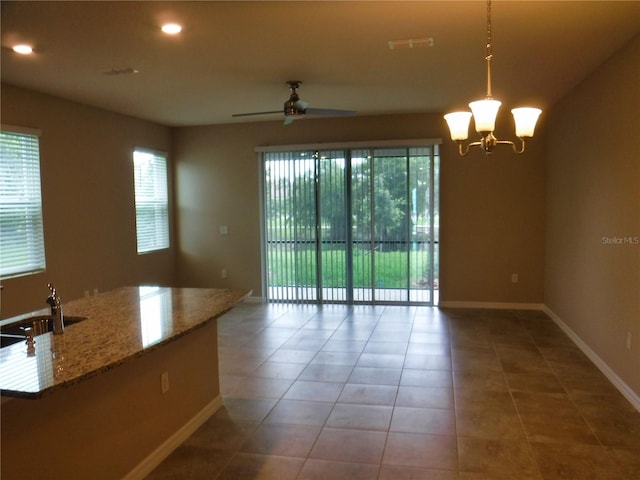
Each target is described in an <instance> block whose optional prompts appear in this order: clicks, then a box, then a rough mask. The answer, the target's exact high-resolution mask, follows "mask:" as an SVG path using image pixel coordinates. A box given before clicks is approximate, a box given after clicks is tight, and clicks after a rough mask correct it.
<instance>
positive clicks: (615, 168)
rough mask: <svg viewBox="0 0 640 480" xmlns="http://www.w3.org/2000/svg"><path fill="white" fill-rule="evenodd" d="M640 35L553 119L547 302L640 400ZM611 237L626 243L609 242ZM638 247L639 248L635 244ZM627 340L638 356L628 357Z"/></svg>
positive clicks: (576, 91) (560, 107) (562, 105)
mask: <svg viewBox="0 0 640 480" xmlns="http://www.w3.org/2000/svg"><path fill="white" fill-rule="evenodd" d="M639 82H640V37H637V38H636V39H635V40H634V41H632V42H631V43H630V44H629V45H628V46H627V47H626V48H625V49H623V50H621V51H620V52H618V53H617V54H616V55H614V56H613V57H612V58H611V59H610V60H609V61H608V62H606V63H605V64H603V65H602V66H601V67H600V68H599V69H598V70H597V71H595V72H594V73H593V74H592V75H591V76H589V77H588V78H587V79H586V80H585V81H584V82H583V83H582V84H580V85H579V86H578V87H577V88H575V89H574V90H573V91H572V92H571V93H570V94H569V95H568V96H567V97H566V98H564V99H563V100H562V101H561V102H559V103H558V104H557V105H556V106H555V108H554V109H553V111H552V112H551V115H550V117H551V122H550V126H549V143H548V166H547V169H548V179H547V190H548V196H547V253H546V262H545V263H546V279H545V303H546V305H547V306H548V308H550V309H551V310H552V311H553V312H554V313H555V314H556V315H557V316H558V317H559V318H560V319H561V320H562V321H563V322H564V323H566V324H567V325H568V326H569V327H570V328H571V329H572V330H573V331H574V332H575V333H576V334H577V335H578V336H579V337H580V338H581V339H582V340H583V341H584V342H585V343H586V344H587V345H588V347H589V348H590V349H591V350H592V351H594V352H595V353H596V354H597V355H598V356H599V357H600V358H601V359H602V360H604V362H605V363H606V364H607V365H608V366H609V367H610V368H612V369H613V370H614V371H615V372H616V374H617V375H618V376H619V377H620V378H621V379H622V380H623V381H624V382H625V383H626V384H627V385H628V386H630V387H631V388H632V389H633V390H634V391H635V392H636V395H640V245H639V244H637V243H636V239H640V143H639V142H638V132H640V118H639V117H638V106H640V87H639ZM603 237H605V238H607V239H609V238H616V237H618V238H621V239H624V238H627V239H628V240H626V242H627V243H624V242H625V240H622V242H623V243H622V244H614V243H610V244H607V243H605V242H606V241H607V240H605V241H603ZM637 241H640V240H637ZM627 332H629V333H631V335H632V343H633V345H632V350H631V351H629V350H627V349H626V345H625V344H626V337H627Z"/></svg>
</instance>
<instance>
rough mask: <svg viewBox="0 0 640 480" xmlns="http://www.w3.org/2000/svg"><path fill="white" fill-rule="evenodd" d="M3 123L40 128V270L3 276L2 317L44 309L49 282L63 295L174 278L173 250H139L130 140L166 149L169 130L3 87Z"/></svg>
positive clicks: (134, 143) (8, 86) (80, 294)
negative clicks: (42, 254) (42, 246)
mask: <svg viewBox="0 0 640 480" xmlns="http://www.w3.org/2000/svg"><path fill="white" fill-rule="evenodd" d="M2 123H3V124H10V125H17V126H22V127H32V128H37V129H40V130H41V131H42V136H41V137H40V164H41V179H42V198H43V214H44V233H45V249H46V258H47V270H46V272H45V273H42V274H37V275H30V276H28V277H20V278H16V279H9V280H5V281H3V282H2V284H3V290H2V297H1V300H2V303H1V305H0V306H1V308H0V315H1V316H2V318H6V317H10V316H13V315H16V314H18V313H23V312H27V311H31V310H34V309H39V308H43V307H45V306H46V305H45V303H44V300H45V298H46V297H47V294H48V291H47V283H48V282H52V283H54V284H55V285H56V287H57V288H58V292H59V293H60V296H61V298H62V300H63V301H64V300H65V299H67V300H70V299H73V298H79V297H81V296H82V295H83V294H84V291H85V290H90V291H93V289H95V288H98V289H99V290H108V289H112V288H115V287H119V286H123V285H137V284H139V283H141V282H153V283H163V284H167V283H171V281H172V280H173V273H174V250H173V248H172V249H170V250H167V251H163V252H160V253H153V254H147V255H142V256H139V255H137V253H136V231H135V211H134V207H133V205H134V203H133V195H134V193H133V167H132V160H131V152H132V149H133V147H134V146H140V147H147V148H153V149H157V150H163V151H168V150H169V149H170V146H171V143H170V142H171V132H170V130H169V128H167V127H163V126H159V125H155V124H152V123H149V122H145V121H142V120H137V119H134V118H131V117H126V116H123V115H117V114H113V113H109V112H106V111H104V110H99V109H96V108H91V107H87V106H83V105H80V104H77V103H72V102H68V101H65V100H60V99H57V98H54V97H51V96H47V95H41V94H38V93H34V92H31V91H28V90H23V89H20V88H16V87H13V86H10V85H5V84H3V85H2Z"/></svg>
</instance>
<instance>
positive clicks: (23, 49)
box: [13, 44, 33, 55]
mask: <svg viewBox="0 0 640 480" xmlns="http://www.w3.org/2000/svg"><path fill="white" fill-rule="evenodd" d="M13 51H14V52H16V53H19V54H20V55H29V54H31V53H33V47H31V46H30V45H25V44H22V45H15V46H14V47H13Z"/></svg>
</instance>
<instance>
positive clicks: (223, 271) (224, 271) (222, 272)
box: [220, 268, 227, 278]
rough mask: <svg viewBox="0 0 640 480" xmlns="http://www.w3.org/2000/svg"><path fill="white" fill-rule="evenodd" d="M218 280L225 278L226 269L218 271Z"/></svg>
mask: <svg viewBox="0 0 640 480" xmlns="http://www.w3.org/2000/svg"><path fill="white" fill-rule="evenodd" d="M220 278H227V269H226V268H223V269H222V270H220Z"/></svg>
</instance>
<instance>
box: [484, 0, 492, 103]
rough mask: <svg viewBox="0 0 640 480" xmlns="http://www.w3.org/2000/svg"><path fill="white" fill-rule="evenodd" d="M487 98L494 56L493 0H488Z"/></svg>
mask: <svg viewBox="0 0 640 480" xmlns="http://www.w3.org/2000/svg"><path fill="white" fill-rule="evenodd" d="M485 58H486V60H487V98H493V97H492V96H491V60H492V58H493V49H492V47H491V0H487V56H486V57H485Z"/></svg>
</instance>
